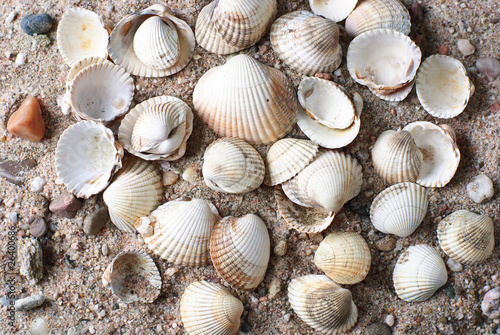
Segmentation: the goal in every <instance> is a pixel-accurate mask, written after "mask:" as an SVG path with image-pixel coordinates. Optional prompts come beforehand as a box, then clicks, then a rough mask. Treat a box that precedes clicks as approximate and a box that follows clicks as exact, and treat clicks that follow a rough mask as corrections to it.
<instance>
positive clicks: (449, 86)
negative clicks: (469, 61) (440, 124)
mask: <svg viewBox="0 0 500 335" xmlns="http://www.w3.org/2000/svg"><path fill="white" fill-rule="evenodd" d="M473 93H474V85H473V84H472V83H471V81H470V79H469V77H467V70H466V69H465V67H464V66H463V64H462V63H461V62H460V61H458V60H456V59H454V58H452V57H449V56H443V55H433V56H430V57H428V58H426V59H425V60H424V62H423V63H422V66H421V67H420V70H419V71H418V73H417V96H418V100H419V101H420V103H421V104H422V106H423V107H424V109H425V110H426V111H427V112H428V113H429V114H431V115H432V116H435V117H439V118H444V119H449V118H452V117H455V116H457V115H459V114H460V113H462V112H463V110H464V109H465V107H466V106H467V103H468V102H469V98H470V97H471V96H472V94H473Z"/></svg>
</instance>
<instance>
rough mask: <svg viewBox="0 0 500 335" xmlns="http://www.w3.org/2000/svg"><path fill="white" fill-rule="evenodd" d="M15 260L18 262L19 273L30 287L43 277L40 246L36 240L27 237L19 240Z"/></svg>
mask: <svg viewBox="0 0 500 335" xmlns="http://www.w3.org/2000/svg"><path fill="white" fill-rule="evenodd" d="M17 258H18V260H19V261H20V266H19V273H20V274H21V275H23V276H24V277H26V279H28V281H29V282H30V284H31V285H35V284H36V283H38V281H39V280H40V279H42V276H43V254H42V246H41V244H40V242H38V241H37V240H36V239H34V238H31V237H28V238H22V239H20V240H19V245H18V249H17Z"/></svg>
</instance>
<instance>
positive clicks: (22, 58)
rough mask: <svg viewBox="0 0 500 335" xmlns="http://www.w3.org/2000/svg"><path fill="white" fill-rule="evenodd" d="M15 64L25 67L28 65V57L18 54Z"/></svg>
mask: <svg viewBox="0 0 500 335" xmlns="http://www.w3.org/2000/svg"><path fill="white" fill-rule="evenodd" d="M15 63H16V65H24V64H25V63H26V56H25V55H24V54H23V53H22V52H20V53H18V54H17V56H16V60H15Z"/></svg>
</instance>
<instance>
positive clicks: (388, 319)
mask: <svg viewBox="0 0 500 335" xmlns="http://www.w3.org/2000/svg"><path fill="white" fill-rule="evenodd" d="M385 323H386V324H387V325H388V326H389V327H392V326H394V315H392V314H389V315H387V316H386V317H385Z"/></svg>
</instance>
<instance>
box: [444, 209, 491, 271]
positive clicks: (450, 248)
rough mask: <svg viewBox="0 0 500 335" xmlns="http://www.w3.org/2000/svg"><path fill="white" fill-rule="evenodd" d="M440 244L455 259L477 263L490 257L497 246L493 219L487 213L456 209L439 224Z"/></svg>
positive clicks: (467, 262)
mask: <svg viewBox="0 0 500 335" xmlns="http://www.w3.org/2000/svg"><path fill="white" fill-rule="evenodd" d="M437 235H438V239H439V245H440V246H441V248H442V249H443V250H444V252H445V253H446V254H447V255H448V256H450V257H451V258H453V259H454V260H456V261H458V262H460V263H463V264H467V265H476V264H479V263H481V262H483V261H485V260H486V259H487V258H488V257H490V255H491V253H492V252H493V248H494V246H495V234H494V228H493V221H492V220H491V219H490V218H489V217H488V216H486V215H480V214H476V213H473V212H469V211H466V210H459V211H456V212H454V213H452V214H450V215H448V216H447V217H445V218H444V219H443V220H441V222H440V223H439V225H438V229H437Z"/></svg>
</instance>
